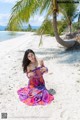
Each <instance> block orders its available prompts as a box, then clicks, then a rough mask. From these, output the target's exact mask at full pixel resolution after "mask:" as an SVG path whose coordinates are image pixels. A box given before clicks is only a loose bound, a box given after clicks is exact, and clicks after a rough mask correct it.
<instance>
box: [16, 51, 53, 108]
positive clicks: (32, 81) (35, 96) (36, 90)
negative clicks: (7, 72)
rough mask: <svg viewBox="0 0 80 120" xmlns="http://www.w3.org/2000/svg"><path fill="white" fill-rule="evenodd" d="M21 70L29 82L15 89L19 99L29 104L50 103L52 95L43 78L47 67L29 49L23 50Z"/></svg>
mask: <svg viewBox="0 0 80 120" xmlns="http://www.w3.org/2000/svg"><path fill="white" fill-rule="evenodd" d="M23 71H24V73H26V75H27V77H28V78H29V82H28V86H27V87H24V88H20V89H19V90H18V91H17V93H18V95H19V99H20V101H22V102H23V103H25V104H27V105H30V106H34V105H46V104H48V103H51V101H52V100H54V96H53V95H52V94H50V93H49V92H48V90H47V89H46V87H45V81H44V79H43V74H44V73H47V72H48V69H47V67H45V66H44V62H43V60H40V59H38V58H37V57H36V56H35V53H34V51H32V50H31V49H28V50H26V51H25V54H24V57H23Z"/></svg>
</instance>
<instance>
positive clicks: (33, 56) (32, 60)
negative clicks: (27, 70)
mask: <svg viewBox="0 0 80 120" xmlns="http://www.w3.org/2000/svg"><path fill="white" fill-rule="evenodd" d="M28 59H29V60H30V61H31V62H35V55H34V54H33V53H29V54H28Z"/></svg>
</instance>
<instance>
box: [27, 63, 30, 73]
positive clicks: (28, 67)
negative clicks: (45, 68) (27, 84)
mask: <svg viewBox="0 0 80 120" xmlns="http://www.w3.org/2000/svg"><path fill="white" fill-rule="evenodd" d="M30 71H31V65H30V64H29V65H28V66H27V72H30Z"/></svg>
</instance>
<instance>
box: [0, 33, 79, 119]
mask: <svg viewBox="0 0 80 120" xmlns="http://www.w3.org/2000/svg"><path fill="white" fill-rule="evenodd" d="M39 40H40V36H37V35H34V34H33V33H30V32H28V33H25V35H23V36H20V37H17V38H15V39H12V40H8V41H4V42H0V113H5V112H7V114H8V120H19V118H20V120H25V119H26V120H28V119H29V120H42V119H43V120H47V119H48V120H80V51H72V52H65V51H64V48H63V47H62V48H60V45H59V44H58V43H57V42H56V40H55V38H53V37H49V36H43V46H41V47H38V44H39ZM28 48H30V49H33V50H34V51H35V52H36V55H37V57H40V58H43V59H44V62H45V66H47V67H48V69H49V73H48V74H45V75H44V79H45V82H46V87H47V89H54V90H55V92H56V93H55V94H54V97H55V100H54V101H53V102H52V103H51V104H48V105H46V106H33V107H31V106H27V105H25V104H24V103H22V102H21V101H20V100H19V98H18V95H17V90H18V89H20V88H21V87H25V86H27V83H28V78H27V77H26V75H25V74H24V73H23V71H22V67H21V65H22V58H23V55H24V51H25V50H26V49H28Z"/></svg>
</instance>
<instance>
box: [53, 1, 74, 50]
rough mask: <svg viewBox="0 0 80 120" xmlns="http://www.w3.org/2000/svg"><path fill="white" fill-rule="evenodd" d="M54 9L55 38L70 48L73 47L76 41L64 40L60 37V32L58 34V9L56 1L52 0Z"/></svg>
mask: <svg viewBox="0 0 80 120" xmlns="http://www.w3.org/2000/svg"><path fill="white" fill-rule="evenodd" d="M52 10H53V28H54V34H55V38H56V40H57V42H58V43H59V44H60V45H62V46H64V47H66V48H70V47H72V46H73V45H74V44H75V41H69V40H68V41H64V40H62V39H61V38H60V37H59V34H58V30H57V18H56V17H57V16H56V11H57V10H56V9H55V10H54V2H53V0H52Z"/></svg>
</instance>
